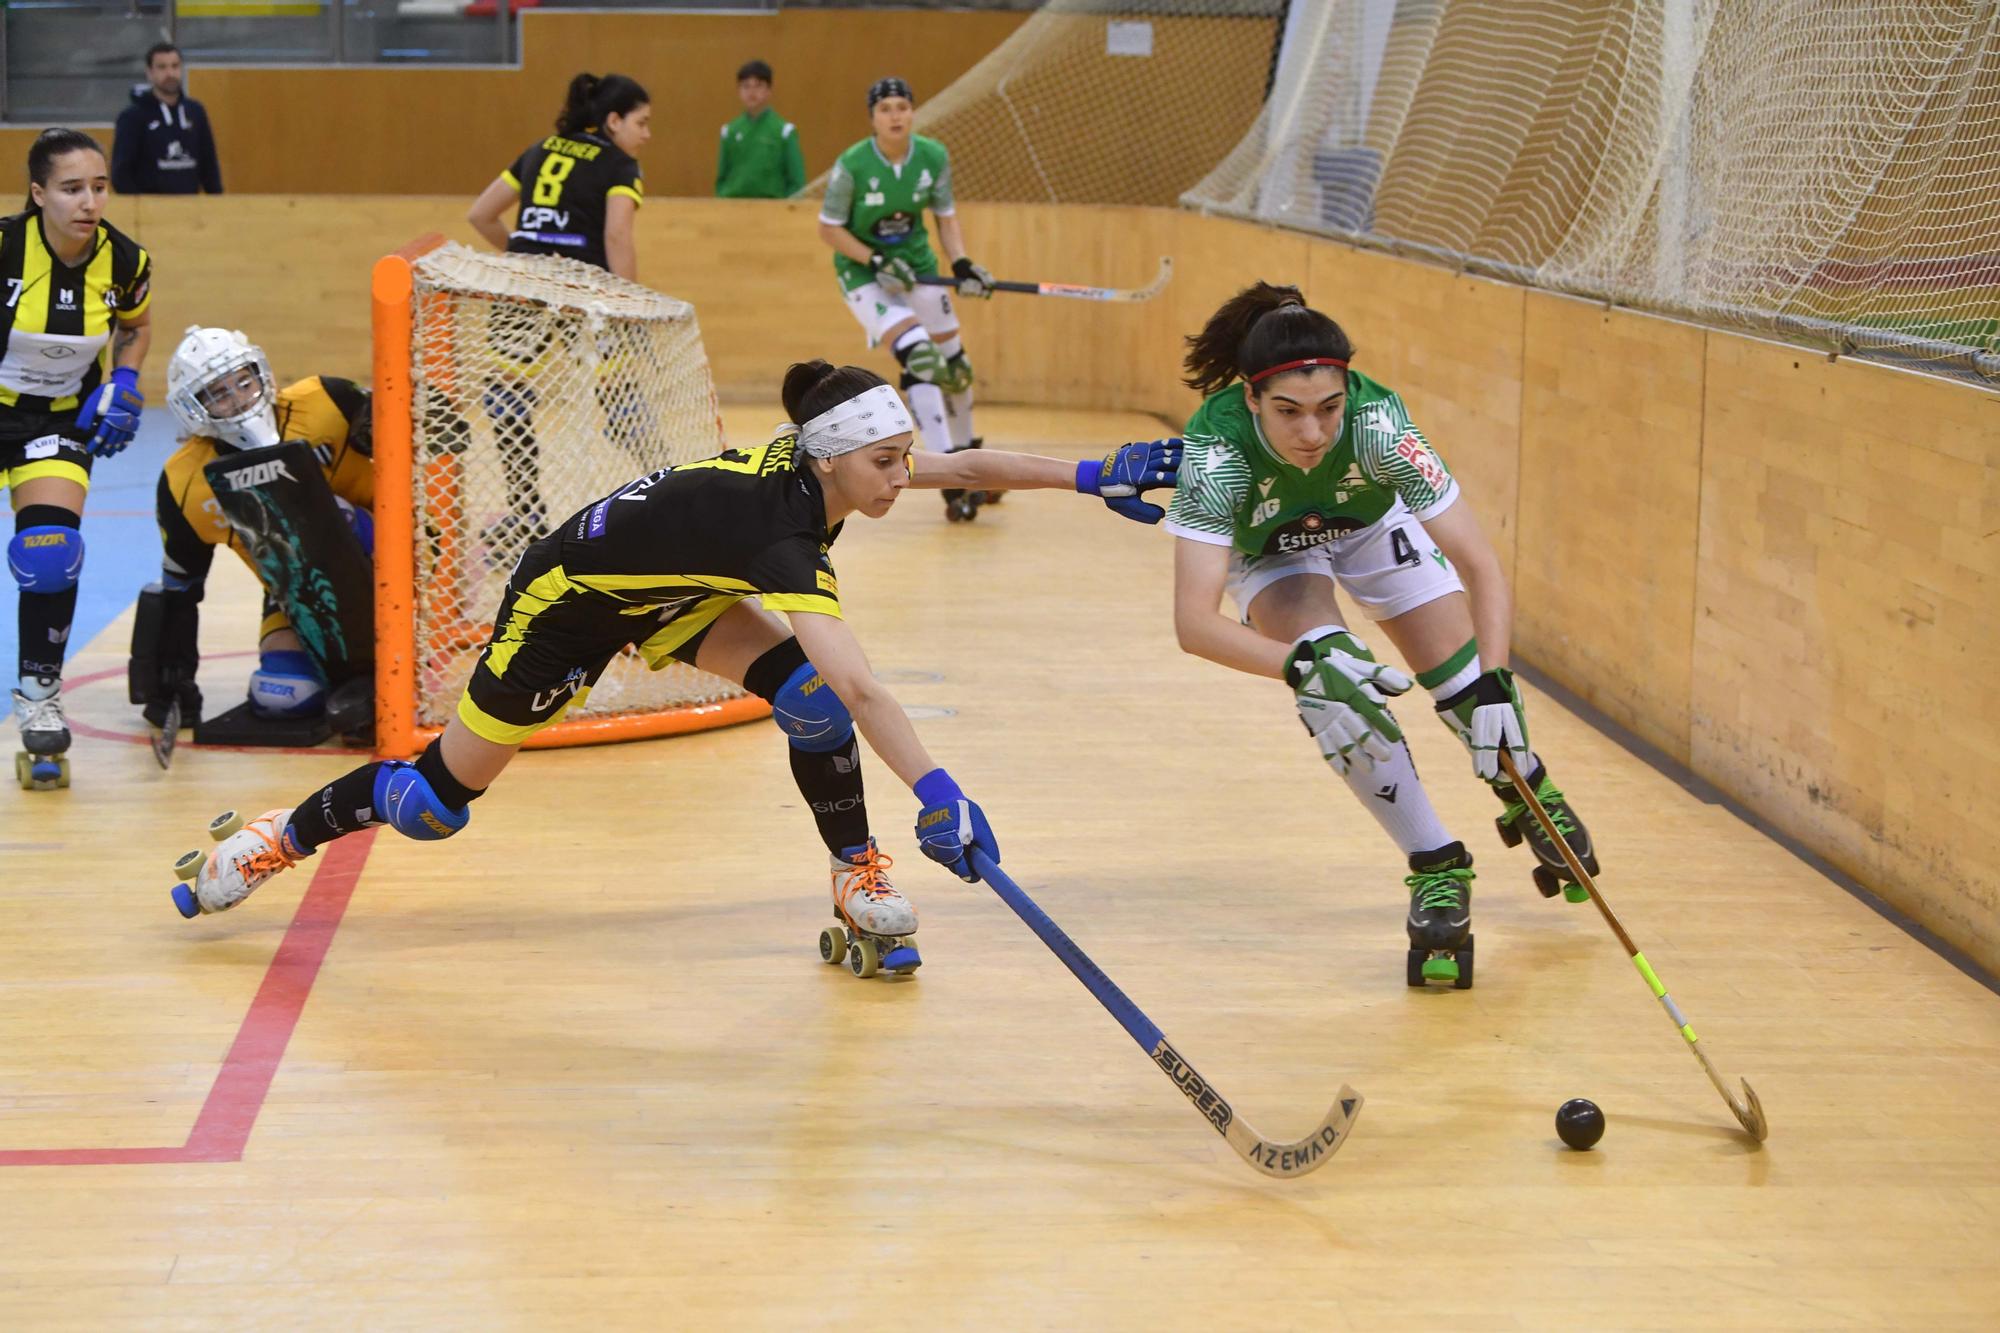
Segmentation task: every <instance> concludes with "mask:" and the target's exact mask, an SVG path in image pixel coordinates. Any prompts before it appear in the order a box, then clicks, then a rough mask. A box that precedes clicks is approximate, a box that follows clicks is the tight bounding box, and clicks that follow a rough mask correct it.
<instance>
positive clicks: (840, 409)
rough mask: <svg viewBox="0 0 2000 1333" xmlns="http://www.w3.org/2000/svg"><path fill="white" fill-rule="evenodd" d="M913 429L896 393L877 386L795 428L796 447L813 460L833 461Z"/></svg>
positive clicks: (901, 401)
mask: <svg viewBox="0 0 2000 1333" xmlns="http://www.w3.org/2000/svg"><path fill="white" fill-rule="evenodd" d="M916 428H917V427H916V423H915V422H913V421H911V420H910V412H909V409H908V408H906V407H904V406H903V400H902V399H901V398H900V397H898V396H897V394H896V391H895V390H894V389H892V388H890V387H889V386H888V385H886V384H878V385H876V386H875V387H874V388H872V389H869V390H867V391H865V392H863V393H858V394H856V395H855V396H854V397H852V398H849V399H848V400H847V401H845V402H842V403H836V404H834V405H833V406H832V407H829V408H828V409H827V410H826V411H824V412H822V413H820V414H819V415H818V416H816V417H814V418H813V419H812V420H811V421H808V422H807V423H806V424H805V425H803V426H801V427H799V444H800V446H801V447H802V448H804V449H805V451H806V452H807V453H809V454H811V455H812V456H813V457H814V458H833V457H836V456H838V455H840V454H847V453H852V452H854V451H855V450H856V449H866V448H867V447H868V446H869V445H871V444H879V443H880V442H881V441H883V440H886V439H888V438H889V437H890V436H892V435H902V434H905V433H907V432H913V431H915V430H916Z"/></svg>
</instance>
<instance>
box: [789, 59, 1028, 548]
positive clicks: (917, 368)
mask: <svg viewBox="0 0 2000 1333" xmlns="http://www.w3.org/2000/svg"><path fill="white" fill-rule="evenodd" d="M916 113H917V103H916V98H915V96H914V95H913V94H912V93H911V92H910V85H909V84H907V83H905V82H903V81H902V80H901V79H897V78H888V79H879V80H877V81H876V82H875V83H874V84H873V85H872V86H871V87H870V88H869V89H868V119H869V121H870V123H871V125H872V127H873V129H874V133H872V134H871V135H870V136H869V137H868V138H866V139H863V140H861V141H860V142H859V143H857V144H855V145H854V146H853V147H851V148H849V149H848V150H847V151H846V152H844V153H842V154H841V155H840V158H839V160H837V161H836V162H835V163H834V164H833V170H832V172H831V173H830V174H829V175H828V176H827V181H826V198H825V199H824V200H823V201H822V202H821V205H820V210H819V235H820V239H821V240H823V241H825V242H826V243H827V244H828V245H830V246H832V247H833V271H834V275H835V276H836V277H837V278H839V280H840V289H841V291H842V293H844V294H845V296H846V298H847V308H848V309H849V310H850V311H852V312H853V314H854V317H855V318H856V319H857V320H859V321H860V322H861V327H862V329H863V330H864V331H865V332H866V333H867V335H868V345H869V346H870V347H873V346H876V345H877V344H886V345H887V346H888V348H889V350H890V351H891V352H892V353H894V354H895V357H896V361H897V363H898V364H899V365H901V366H902V367H903V382H902V388H903V394H904V396H905V397H906V398H908V399H909V402H910V411H911V412H912V413H914V414H915V416H916V418H917V430H918V433H919V434H920V435H921V436H922V437H923V442H924V447H925V448H927V449H929V450H931V451H932V452H934V453H953V452H956V451H957V450H960V449H976V448H978V447H979V440H978V437H977V436H975V435H974V433H973V429H972V363H971V362H970V361H968V360H966V358H965V348H964V345H963V344H962V343H961V342H960V340H959V336H958V315H957V314H956V313H955V312H954V311H953V310H952V300H951V298H952V293H953V290H954V289H953V288H950V287H921V286H918V285H917V279H918V278H924V277H931V276H933V275H935V274H936V273H937V271H938V260H937V254H936V253H935V252H934V251H933V250H932V249H931V237H930V231H929V229H927V228H926V227H925V226H924V210H925V209H926V208H928V209H930V211H931V214H932V215H933V216H934V217H936V218H937V230H938V244H939V245H940V246H941V247H942V248H943V250H944V253H945V257H946V258H948V259H950V260H951V271H952V276H953V277H955V278H957V279H958V286H957V288H956V291H957V294H958V295H960V296H965V297H980V298H986V297H990V296H992V295H993V275H992V274H990V273H988V272H987V271H986V270H985V269H983V268H981V267H980V266H979V265H977V264H975V263H973V262H972V260H970V259H968V258H967V257H966V254H965V235H964V233H963V231H962V230H961V229H960V227H959V223H958V211H957V208H956V205H955V202H954V200H953V199H952V193H951V155H950V154H949V153H947V152H946V151H945V147H944V145H943V144H941V143H939V142H938V141H937V140H935V139H927V138H925V137H924V136H923V135H921V134H915V133H913V132H912V130H911V126H912V124H913V123H914V121H915V118H916ZM997 494H998V493H997V492H976V491H973V492H968V491H960V490H955V489H954V490H948V491H946V492H945V494H944V499H945V513H946V515H947V517H949V518H951V519H953V520H958V519H967V518H971V517H972V516H973V515H974V514H976V513H977V512H978V509H979V504H980V502H981V501H982V500H985V499H992V498H997Z"/></svg>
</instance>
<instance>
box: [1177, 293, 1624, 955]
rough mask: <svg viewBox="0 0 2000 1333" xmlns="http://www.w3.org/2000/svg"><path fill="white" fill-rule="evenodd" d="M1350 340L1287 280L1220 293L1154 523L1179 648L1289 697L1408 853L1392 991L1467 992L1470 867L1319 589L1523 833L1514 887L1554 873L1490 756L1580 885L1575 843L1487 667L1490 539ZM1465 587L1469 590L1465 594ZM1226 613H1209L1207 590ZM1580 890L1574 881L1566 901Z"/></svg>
mask: <svg viewBox="0 0 2000 1333" xmlns="http://www.w3.org/2000/svg"><path fill="white" fill-rule="evenodd" d="M1353 356H1354V346H1353V343H1352V342H1351V341H1349V339H1348V337H1347V334H1346V333H1345V332H1343V331H1342V330H1341V328H1340V326H1339V325H1338V324H1336V323H1334V321H1333V320H1331V319H1329V318H1327V317H1326V316H1325V315H1323V314H1321V313H1319V312H1318V311H1316V310H1312V309H1309V308H1308V307H1307V306H1306V304H1305V300H1304V298H1303V297H1302V296H1301V295H1300V294H1299V291H1298V289H1297V288H1296V287H1275V286H1272V285H1270V284H1268V283H1261V282H1260V283H1258V284H1257V285H1255V286H1254V287H1250V288H1247V289H1245V290H1244V291H1242V292H1239V293H1238V294H1237V295H1235V296H1234V297H1232V298H1230V300H1229V301H1227V302H1226V303H1224V304H1223V306H1222V308H1221V309H1219V310H1217V311H1216V312H1215V314H1214V315H1213V316H1211V317H1210V319H1209V321H1208V323H1207V325H1206V326H1205V327H1204V328H1203V329H1202V331H1201V332H1200V333H1198V334H1196V335H1195V336H1193V337H1191V338H1189V339H1188V353H1187V359H1186V368H1187V384H1188V386H1189V387H1190V388H1193V389H1196V390H1199V391H1200V392H1202V393H1203V394H1205V395H1207V398H1206V400H1205V401H1204V402H1203V403H1202V405H1201V407H1200V408H1199V409H1198V410H1197V411H1196V412H1195V414H1194V416H1193V417H1192V418H1191V419H1190V420H1189V421H1188V425H1187V431H1186V449H1187V452H1186V456H1185V458H1184V459H1183V462H1182V465H1181V473H1180V481H1179V483H1178V485H1177V486H1176V488H1175V492H1174V501H1173V505H1172V507H1171V508H1170V509H1169V510H1168V514H1167V527H1168V529H1169V530H1170V531H1172V532H1173V533H1174V535H1175V536H1176V537H1178V538H1179V539H1180V540H1179V541H1178V542H1176V543H1175V548H1176V549H1175V558H1174V623H1175V629H1176V631H1177V632H1178V634H1179V638H1180V643H1181V646H1182V647H1183V648H1185V649H1186V650H1187V651H1189V652H1191V653H1194V654H1196V655H1197V656H1201V657H1206V658H1208V659H1209V660H1210V661H1214V662H1220V663H1222V664H1223V665H1224V666H1230V667H1235V668H1236V669H1237V670H1239V671H1247V672H1250V673H1252V674H1253V675H1260V676H1272V677H1278V678H1282V679H1283V680H1284V681H1285V682H1286V684H1288V685H1290V686H1291V687H1292V690H1293V694H1294V696H1295V700H1296V703H1297V705H1298V710H1299V716H1300V718H1301V719H1303V720H1304V722H1305V724H1306V730H1307V731H1308V732H1309V733H1311V735H1312V737H1313V739H1314V740H1315V741H1316V742H1317V743H1318V744H1319V747H1320V751H1321V753H1322V754H1323V755H1324V756H1325V758H1326V761H1327V763H1328V764H1329V765H1330V766H1331V767H1332V768H1333V770H1334V771H1335V772H1336V773H1338V774H1340V775H1341V777H1342V778H1343V779H1345V780H1346V782H1347V785H1348V787H1349V789H1350V790H1352V791H1353V792H1354V794H1355V796H1356V797H1357V798H1358V799H1359V800H1360V801H1361V803H1362V805H1363V806H1365V807H1366V808H1367V809H1368V811H1369V813H1371V814H1373V815H1374V816H1375V818H1376V820H1377V821H1378V822H1379V823H1380V824H1381V825H1382V828H1383V830H1384V831H1385V832H1387V833H1388V834H1389V836H1390V837H1391V838H1393V839H1394V840H1395V842H1396V844H1397V846H1398V847H1400V848H1401V849H1402V851H1403V853H1404V854H1405V855H1406V856H1407V857H1408V858H1409V866H1410V874H1409V877H1408V879H1407V880H1406V881H1405V882H1406V883H1407V884H1408V885H1409V888H1410V916H1409V935H1410V962H1409V981H1410V984H1411V985H1413V986H1419V985H1422V984H1423V983H1424V982H1425V981H1426V980H1453V981H1455V982H1456V984H1457V985H1458V986H1459V987H1460V988H1464V987H1467V986H1470V985H1471V984H1472V934H1471V924H1472V855H1471V853H1469V852H1468V851H1466V849H1465V844H1464V843H1462V842H1459V841H1457V840H1456V839H1454V838H1453V837H1452V836H1451V835H1450V834H1449V833H1448V832H1446V830H1445V827H1444V824H1443V822H1442V821H1440V820H1439V818H1438V816H1437V812H1436V811H1435V810H1434V809H1433V808H1432V807H1431V802H1430V797H1429V796H1428V794H1426V793H1425V791H1424V788H1423V784H1422V782H1421V781H1420V780H1419V779H1418V777H1417V770H1416V768H1415V766H1414V765H1413V764H1412V763H1411V760H1410V751H1409V747H1408V746H1407V745H1405V744H1404V743H1403V733H1402V732H1401V730H1400V729H1399V728H1398V726H1397V723H1396V720H1395V718H1394V717H1393V716H1392V715H1391V714H1390V712H1389V708H1388V699H1389V697H1391V696H1394V695H1399V694H1402V693H1403V692H1405V691H1406V690H1408V689H1409V688H1410V686H1411V684H1412V681H1411V679H1410V677H1408V676H1406V675H1404V674H1403V673H1402V672H1400V671H1397V670H1396V669H1395V668H1393V667H1390V666H1386V665H1383V664H1381V663H1378V662H1377V661H1376V660H1375V657H1374V655H1373V654H1372V653H1371V652H1369V650H1368V648H1367V647H1366V646H1365V645H1364V644H1363V643H1362V642H1361V640H1360V639H1359V638H1358V637H1356V636H1355V635H1354V634H1352V633H1350V632H1349V631H1348V630H1347V628H1346V626H1345V622H1344V621H1343V620H1342V618H1341V614H1340V607H1339V603H1338V602H1337V601H1336V599H1335V597H1334V589H1335V587H1336V586H1338V587H1340V588H1342V589H1344V590H1345V591H1346V592H1347V595H1348V596H1349V597H1351V598H1353V599H1354V601H1355V602H1357V603H1359V604H1360V606H1361V609H1362V610H1363V612H1364V613H1366V614H1367V616H1368V617H1369V618H1370V619H1372V620H1376V621H1379V622H1381V626H1382V630H1383V632H1384V633H1385V634H1387V635H1388V636H1389V640H1390V642H1391V643H1393V644H1395V645H1396V647H1397V649H1398V650H1400V651H1401V652H1402V654H1403V657H1404V659H1405V660H1406V661H1408V662H1409V663H1410V665H1411V666H1412V667H1413V668H1414V669H1415V670H1416V673H1417V675H1416V681H1415V683H1417V684H1421V685H1422V686H1423V687H1424V688H1425V689H1426V690H1428V691H1429V692H1430V694H1431V697H1432V698H1433V699H1435V700H1436V706H1437V714H1438V717H1439V718H1440V719H1441V720H1442V721H1443V722H1444V723H1445V724H1446V725H1448V726H1449V727H1450V728H1451V729H1452V731H1453V733H1454V734H1455V735H1457V736H1458V737H1459V739H1460V740H1461V741H1463V742H1464V743H1465V746H1466V748H1467V749H1468V750H1470V751H1471V753H1472V766H1473V771H1474V772H1475V773H1476V774H1477V775H1478V776H1479V777H1480V778H1482V779H1483V780H1485V781H1486V782H1488V783H1490V784H1491V785H1492V787H1493V793H1494V795H1495V796H1497V797H1498V798H1499V800H1500V803H1501V806H1502V808H1503V809H1502V813H1501V815H1500V818H1499V820H1498V824H1499V829H1500V836H1501V838H1502V840H1503V841H1505V842H1506V844H1507V845H1508V846H1510V847H1511V846H1516V845H1518V844H1519V843H1520V842H1521V841H1522V839H1523V838H1526V839H1527V841H1528V843H1529V845H1530V847H1531V848H1532V849H1533V850H1534V853H1535V856H1536V860H1537V862H1538V864H1537V865H1536V867H1535V875H1534V877H1535V883H1536V886H1537V887H1538V888H1540V889H1541V891H1542V892H1543V893H1544V894H1545V895H1550V896H1553V895H1554V894H1555V893H1556V892H1557V891H1558V890H1559V888H1561V879H1560V878H1559V877H1563V878H1566V877H1567V875H1568V872H1567V870H1566V869H1565V868H1564V865H1563V861H1562V857H1561V854H1560V852H1559V851H1558V849H1557V848H1556V847H1555V845H1554V844H1553V843H1550V842H1548V841H1547V840H1546V838H1545V837H1544V835H1543V834H1542V832H1541V830H1540V828H1539V827H1538V826H1537V825H1536V824H1535V822H1534V821H1533V820H1532V819H1531V818H1529V817H1528V813H1527V810H1526V807H1525V806H1524V805H1523V804H1522V802H1521V801H1520V799H1519V797H1518V795H1517V794H1516V793H1515V791H1514V789H1513V786H1512V784H1511V783H1510V782H1508V781H1507V779H1506V778H1505V777H1504V776H1503V775H1502V773H1501V770H1500V759H1499V756H1500V751H1501V750H1502V749H1505V750H1506V751H1507V752H1508V754H1509V755H1511V756H1512V758H1513V760H1514V762H1515V764H1516V765H1517V766H1518V767H1519V768H1520V770H1521V772H1522V773H1523V774H1524V775H1525V776H1526V777H1527V779H1528V782H1529V784H1530V785H1531V786H1533V787H1535V788H1536V790H1537V793H1538V794H1539V796H1540V797H1541V799H1542V802H1543V803H1544V804H1545V805H1546V806H1547V807H1548V809H1549V813H1550V814H1551V815H1553V816H1554V818H1555V822H1556V824H1557V826H1558V828H1560V829H1561V830H1562V831H1563V833H1564V836H1565V838H1566V839H1567V840H1568V842H1569V843H1570V845H1571V846H1572V847H1573V848H1574V849H1575V850H1576V853H1577V855H1578V858H1579V859H1580V860H1581V861H1582V862H1583V863H1584V865H1585V867H1586V868H1587V869H1589V870H1590V871H1591V872H1592V873H1595V872H1596V870H1597V860H1596V857H1595V855H1594V854H1593V852H1592V850H1591V845H1590V835H1589V833H1588V831H1586V830H1585V828H1584V827H1583V825H1582V823H1581V822H1580V821H1578V819H1577V817H1576V814H1575V812H1574V811H1573V810H1572V809H1571V808H1570V806H1569V803H1568V802H1567V801H1566V800H1565V799H1564V798H1563V795H1562V793H1561V792H1560V791H1558V790H1556V788H1555V786H1554V784H1553V783H1551V782H1550V781H1549V777H1548V771H1547V769H1546V767H1545V766H1544V765H1543V763H1542V762H1541V760H1539V759H1538V758H1536V757H1535V754H1534V752H1533V751H1532V750H1530V749H1529V747H1528V723H1527V718H1526V716H1525V714H1524V712H1523V710H1522V705H1521V696H1520V694H1519V693H1518V692H1517V691H1516V689H1515V688H1514V678H1513V674H1512V673H1511V672H1510V671H1508V670H1507V666H1506V662H1507V649H1508V634H1509V628H1510V622H1511V619H1512V616H1513V603H1512V598H1511V596H1510V594H1509V592H1508V589H1507V581H1506V577H1505V575H1503V574H1502V573H1501V570H1500V563H1499V560H1498V558H1497V557H1496V556H1495V554H1494V551H1493V547H1492V544H1491V543H1490V542H1488V541H1487V539H1486V537H1485V534H1483V533H1482V532H1481V531H1480V529H1479V523H1478V520H1477V519H1476V518H1474V516H1473V514H1472V510H1471V506H1469V505H1466V504H1462V503H1460V502H1459V486H1458V482H1457V480H1456V479H1454V478H1453V477H1452V475H1451V472H1450V471H1449V470H1448V469H1447V468H1446V467H1445V465H1444V462H1443V460H1442V459H1440V458H1439V457H1438V455H1437V452H1436V451H1435V450H1434V449H1433V448H1432V447H1431V445H1430V442H1429V441H1428V440H1426V439H1425V438H1424V435H1423V432H1421V431H1420V430H1418V429H1417V427H1416V425H1415V424H1414V423H1413V422H1412V421H1411V420H1410V415H1409V412H1408V410H1407V409H1406V408H1405V407H1404V406H1403V400H1402V399H1401V398H1400V397H1398V396H1397V394H1396V393H1395V392H1394V391H1393V390H1391V389H1389V388H1387V387H1385V386H1383V385H1381V384H1378V383H1376V382H1375V381H1374V380H1372V379H1370V378H1368V376H1366V375H1364V374H1362V373H1360V372H1359V371H1356V370H1352V369H1350V368H1349V362H1350V361H1351V360H1352V359H1353ZM1468 592H1469V595H1468ZM1224 593H1227V594H1228V595H1229V596H1230V598H1231V599H1232V600H1233V601H1234V602H1235V604H1236V606H1237V608H1238V611H1239V613H1240V618H1239V617H1231V616H1227V615H1224V614H1222V613H1221V612H1220V611H1219V610H1218V607H1219V605H1220V603H1221V600H1222V597H1223V594H1224ZM1577 893H1578V894H1580V893H1581V890H1577Z"/></svg>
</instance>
